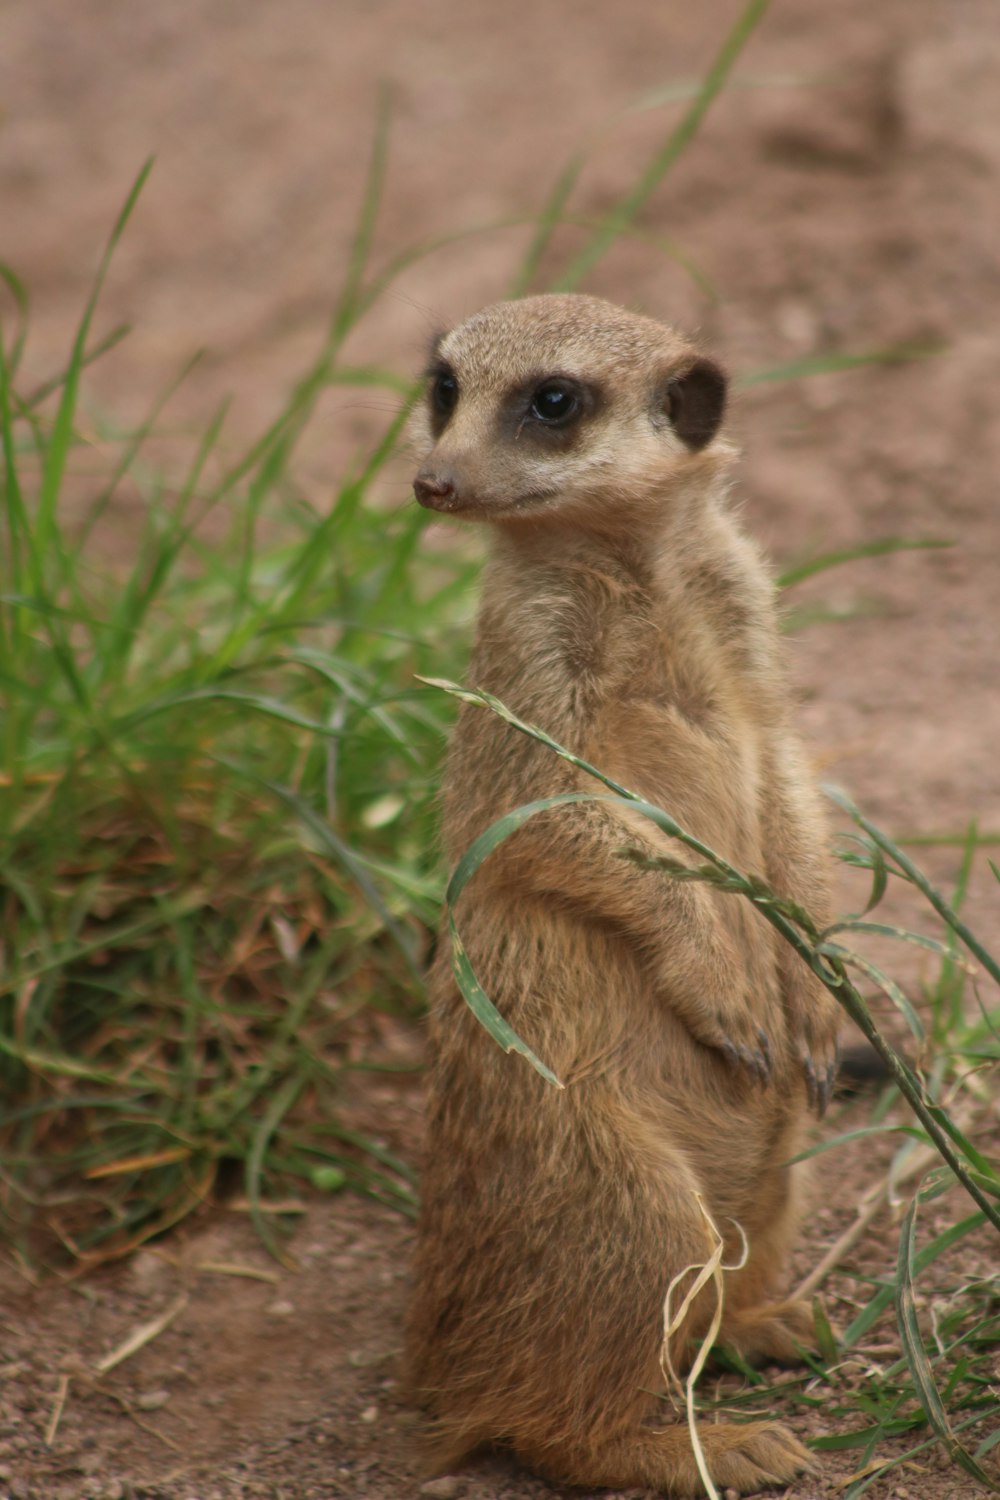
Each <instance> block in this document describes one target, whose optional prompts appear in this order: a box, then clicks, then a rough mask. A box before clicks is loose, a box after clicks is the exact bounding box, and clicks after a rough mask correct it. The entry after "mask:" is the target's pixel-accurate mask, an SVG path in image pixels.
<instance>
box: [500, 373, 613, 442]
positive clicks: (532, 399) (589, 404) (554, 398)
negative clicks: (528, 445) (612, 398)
mask: <svg viewBox="0 0 1000 1500" xmlns="http://www.w3.org/2000/svg"><path fill="white" fill-rule="evenodd" d="M601 402H602V394H601V391H600V390H599V388H598V387H597V386H596V385H590V384H585V383H584V382H583V381H582V380H577V379H576V378H575V377H574V376H572V375H560V374H557V373H553V374H542V373H539V374H538V375H533V376H530V377H529V378H528V379H527V380H523V381H521V382H520V383H519V384H518V385H517V386H516V387H515V389H514V390H512V391H511V392H510V394H509V395H508V396H507V398H506V399H505V401H504V402H503V405H502V407H501V416H500V423H501V428H502V430H503V431H504V433H505V435H507V436H508V437H510V438H512V439H513V440H514V441H515V442H517V441H523V440H524V439H534V440H535V441H536V442H540V443H546V444H548V445H551V444H553V443H557V444H559V445H560V446H566V445H568V444H569V443H571V442H572V441H573V439H574V437H575V435H576V433H577V431H578V430H579V427H580V424H581V423H582V422H584V421H585V420H586V419H587V418H588V417H590V416H592V415H593V414H594V412H596V411H597V409H598V407H599V406H600V405H601Z"/></svg>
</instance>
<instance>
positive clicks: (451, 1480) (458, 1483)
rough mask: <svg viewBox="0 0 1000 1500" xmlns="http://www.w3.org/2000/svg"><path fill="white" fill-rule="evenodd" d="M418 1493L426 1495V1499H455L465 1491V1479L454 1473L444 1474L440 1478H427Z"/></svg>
mask: <svg viewBox="0 0 1000 1500" xmlns="http://www.w3.org/2000/svg"><path fill="white" fill-rule="evenodd" d="M419 1493H420V1494H421V1495H426V1496H427V1500H456V1497H457V1496H458V1495H463V1494H464V1493H465V1481H464V1479H457V1478H456V1477H455V1475H454V1474H445V1475H443V1476H442V1477H441V1478H440V1479H428V1480H427V1482H426V1484H422V1485H421V1486H420V1491H419Z"/></svg>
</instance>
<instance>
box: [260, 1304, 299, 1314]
mask: <svg viewBox="0 0 1000 1500" xmlns="http://www.w3.org/2000/svg"><path fill="white" fill-rule="evenodd" d="M294 1311H295V1303H294V1302H284V1301H279V1302H271V1303H270V1304H269V1305H268V1306H267V1307H266V1308H265V1312H266V1313H267V1315H268V1317H269V1318H290V1317H291V1316H292V1313H293V1312H294Z"/></svg>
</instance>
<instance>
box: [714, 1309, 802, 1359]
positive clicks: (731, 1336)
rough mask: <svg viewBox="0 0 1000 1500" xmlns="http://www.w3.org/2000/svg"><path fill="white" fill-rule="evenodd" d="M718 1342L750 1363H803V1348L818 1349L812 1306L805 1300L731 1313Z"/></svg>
mask: <svg viewBox="0 0 1000 1500" xmlns="http://www.w3.org/2000/svg"><path fill="white" fill-rule="evenodd" d="M718 1342H719V1344H720V1346H721V1347H722V1348H724V1349H732V1350H734V1351H735V1352H736V1353H737V1354H739V1355H740V1357H741V1358H742V1359H745V1360H747V1361H748V1363H750V1364H757V1365H764V1364H778V1365H800V1364H802V1362H803V1360H802V1351H803V1349H815V1347H816V1329H815V1324H814V1321H813V1311H812V1306H811V1304H810V1303H809V1302H807V1301H806V1299H805V1298H804V1297H797V1298H791V1299H789V1300H788V1301H787V1302H771V1303H763V1304H760V1305H758V1306H756V1307H746V1308H741V1309H740V1310H739V1311H738V1312H734V1313H731V1314H730V1315H729V1316H728V1317H727V1318H726V1320H725V1322H724V1323H723V1325H722V1331H721V1333H720V1334H719V1339H718Z"/></svg>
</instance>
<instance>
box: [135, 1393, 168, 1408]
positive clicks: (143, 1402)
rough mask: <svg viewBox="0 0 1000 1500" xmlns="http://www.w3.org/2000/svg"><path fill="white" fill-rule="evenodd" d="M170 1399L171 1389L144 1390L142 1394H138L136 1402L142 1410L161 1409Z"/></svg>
mask: <svg viewBox="0 0 1000 1500" xmlns="http://www.w3.org/2000/svg"><path fill="white" fill-rule="evenodd" d="M169 1400H170V1392H169V1391H143V1392H142V1395H141V1396H136V1398H135V1404H136V1406H137V1407H138V1408H139V1410H140V1411H159V1409H160V1407H161V1406H166V1404H167V1402H168V1401H169Z"/></svg>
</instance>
